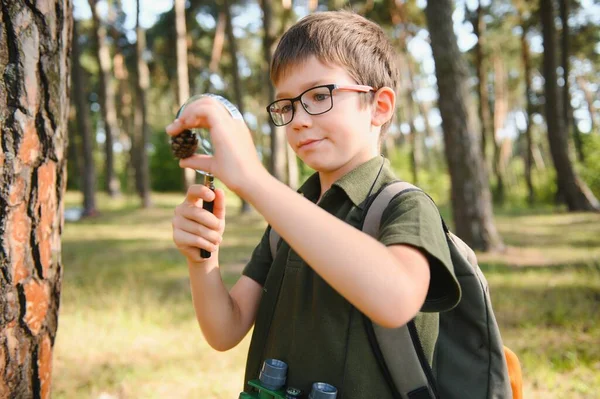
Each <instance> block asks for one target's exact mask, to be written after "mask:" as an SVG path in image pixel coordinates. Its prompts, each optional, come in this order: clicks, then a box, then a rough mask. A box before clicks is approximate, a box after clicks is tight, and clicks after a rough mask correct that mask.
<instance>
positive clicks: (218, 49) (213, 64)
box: [204, 11, 227, 93]
mask: <svg viewBox="0 0 600 399" xmlns="http://www.w3.org/2000/svg"><path fill="white" fill-rule="evenodd" d="M226 23H227V18H225V13H224V12H222V11H221V12H219V16H218V17H217V26H216V28H215V38H214V39H213V46H212V51H211V55H210V64H208V70H209V76H208V79H206V82H205V86H204V92H205V93H210V90H211V87H212V83H211V81H210V76H211V75H212V74H213V73H217V71H218V70H219V62H221V55H222V54H223V44H224V43H225V24H226Z"/></svg>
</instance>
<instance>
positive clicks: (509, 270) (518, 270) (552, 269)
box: [479, 258, 600, 278]
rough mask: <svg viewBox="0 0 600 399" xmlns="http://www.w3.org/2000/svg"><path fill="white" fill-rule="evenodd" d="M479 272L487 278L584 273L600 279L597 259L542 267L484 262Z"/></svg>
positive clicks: (599, 261)
mask: <svg viewBox="0 0 600 399" xmlns="http://www.w3.org/2000/svg"><path fill="white" fill-rule="evenodd" d="M479 267H480V268H481V271H483V273H484V274H485V275H486V276H488V275H492V274H522V273H529V272H535V273H540V274H545V273H549V274H556V273H560V272H565V271H571V272H584V273H592V274H596V275H597V276H596V277H599V278H600V258H599V259H585V260H581V261H573V262H570V263H568V264H565V263H564V262H560V263H554V264H552V263H550V264H546V265H544V266H537V265H536V266H529V265H525V266H514V265H507V264H505V263H501V262H498V263H493V262H485V263H481V264H480V265H479Z"/></svg>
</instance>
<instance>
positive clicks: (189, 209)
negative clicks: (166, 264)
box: [172, 184, 225, 264]
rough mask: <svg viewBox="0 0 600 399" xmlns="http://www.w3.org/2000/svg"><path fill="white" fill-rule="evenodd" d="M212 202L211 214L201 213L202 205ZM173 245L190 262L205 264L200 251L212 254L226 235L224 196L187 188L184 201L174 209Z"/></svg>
mask: <svg viewBox="0 0 600 399" xmlns="http://www.w3.org/2000/svg"><path fill="white" fill-rule="evenodd" d="M213 200H214V209H213V212H214V213H210V212H209V211H207V210H205V209H202V201H213ZM172 225H173V242H175V245H176V246H177V248H178V249H179V251H180V252H181V253H182V254H183V255H184V256H185V257H186V258H187V259H188V261H189V262H191V263H195V264H199V263H205V262H207V261H208V260H209V259H211V258H215V257H211V258H208V259H203V258H201V257H200V249H205V250H207V251H209V252H215V251H217V250H218V249H219V244H220V243H221V241H222V239H223V232H224V231H225V193H224V192H223V190H221V189H216V190H215V191H214V192H213V191H212V190H211V189H209V188H208V187H205V186H203V185H200V184H195V185H192V186H190V188H189V189H188V191H187V195H186V197H185V200H184V201H183V202H182V203H181V204H180V205H178V206H177V207H176V208H175V216H173V220H172Z"/></svg>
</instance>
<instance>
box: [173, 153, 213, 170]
mask: <svg viewBox="0 0 600 399" xmlns="http://www.w3.org/2000/svg"><path fill="white" fill-rule="evenodd" d="M212 164H213V157H211V156H210V155H201V154H194V155H192V156H191V157H189V158H185V159H180V160H179V166H180V167H182V168H190V169H196V170H201V171H203V172H206V173H210V174H214V173H213V170H212Z"/></svg>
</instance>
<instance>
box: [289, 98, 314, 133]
mask: <svg viewBox="0 0 600 399" xmlns="http://www.w3.org/2000/svg"><path fill="white" fill-rule="evenodd" d="M290 125H291V127H292V128H294V129H300V128H306V127H310V126H311V125H312V115H310V114H309V113H308V112H306V110H305V109H304V107H303V106H302V104H300V103H297V104H296V109H295V110H294V118H293V119H292V121H291V122H290Z"/></svg>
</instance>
